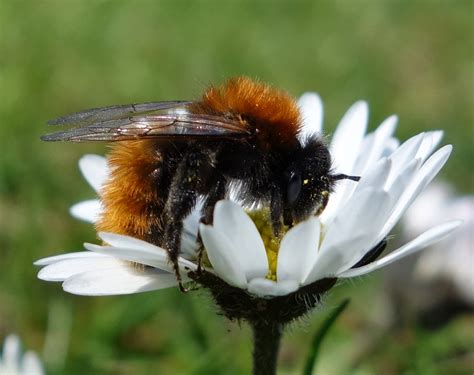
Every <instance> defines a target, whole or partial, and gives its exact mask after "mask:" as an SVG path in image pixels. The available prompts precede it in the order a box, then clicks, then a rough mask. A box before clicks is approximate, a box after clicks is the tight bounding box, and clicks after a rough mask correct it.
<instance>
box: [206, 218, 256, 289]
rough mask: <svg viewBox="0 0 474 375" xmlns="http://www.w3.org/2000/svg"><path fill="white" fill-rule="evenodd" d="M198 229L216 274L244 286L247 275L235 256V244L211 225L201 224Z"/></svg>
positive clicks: (231, 283) (229, 281) (227, 280)
mask: <svg viewBox="0 0 474 375" xmlns="http://www.w3.org/2000/svg"><path fill="white" fill-rule="evenodd" d="M214 220H215V218H214ZM199 231H200V233H201V238H202V242H203V243H204V247H205V248H206V250H207V255H208V257H209V260H210V262H211V264H212V267H213V269H214V271H215V272H216V274H217V275H218V276H219V277H220V278H221V279H223V280H224V281H226V282H227V283H228V284H230V285H233V286H236V287H239V288H246V286H247V277H246V275H245V272H244V269H243V267H242V265H241V264H240V260H239V258H238V257H236V256H235V255H236V253H237V250H236V249H235V248H234V246H235V245H237V244H236V243H235V242H231V241H230V240H229V239H228V238H227V237H226V236H225V234H224V233H222V232H220V231H218V230H217V229H215V228H213V227H211V226H208V225H204V224H201V225H200V227H199Z"/></svg>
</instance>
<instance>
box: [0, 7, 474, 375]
mask: <svg viewBox="0 0 474 375" xmlns="http://www.w3.org/2000/svg"><path fill="white" fill-rule="evenodd" d="M473 4H474V3H473V2H472V1H469V0H466V1H412V2H409V1H399V2H396V1H381V2H379V1H375V0H373V1H369V0H367V1H362V0H360V1H350V0H346V1H319V2H316V1H314V2H309V1H308V2H303V1H292V2H290V1H288V2H283V1H245V2H244V1H228V2H224V1H217V0H216V1H72V0H71V1H41V0H31V1H12V0H8V1H7V0H1V1H0V31H1V35H0V43H1V44H0V69H1V71H0V79H1V80H0V94H1V100H0V139H1V148H0V339H3V337H5V335H6V334H8V333H10V332H16V333H18V334H19V335H20V336H21V337H22V339H23V341H24V343H25V346H27V347H28V348H31V349H34V350H36V351H38V352H39V353H40V355H41V356H42V357H43V359H44V361H45V364H46V368H47V370H48V372H50V373H53V374H62V373H67V374H76V373H77V374H79V373H85V371H88V372H89V373H114V374H115V373H119V374H120V373H123V374H137V373H148V372H150V373H151V372H154V373H162V374H166V373H169V374H174V373H191V374H201V373H202V374H204V373H205V374H212V373H229V374H243V373H248V372H249V371H250V358H251V352H250V351H251V349H250V340H249V331H248V329H247V327H245V326H242V327H240V326H239V325H237V324H230V323H228V322H226V321H225V320H224V319H223V318H222V317H220V316H218V315H217V314H216V310H215V308H214V307H212V305H211V304H210V303H209V299H208V297H207V296H206V294H205V293H199V292H193V293H189V294H188V295H182V294H181V293H180V292H178V291H177V290H164V291H158V292H152V293H145V294H142V295H132V296H125V297H104V298H88V297H75V296H72V295H67V294H66V293H64V292H63V291H62V289H61V287H60V285H58V284H51V283H45V282H42V281H39V280H37V279H36V272H37V270H36V269H35V268H34V267H33V265H32V263H33V261H34V260H36V259H38V258H41V257H44V256H48V255H52V254H57V253H61V252H65V251H74V250H75V251H78V250H80V249H81V244H82V243H83V242H84V241H94V239H95V234H94V231H93V228H92V227H91V226H90V225H87V224H84V223H80V222H77V221H75V220H74V219H72V218H71V217H70V216H69V214H68V208H69V206H70V205H71V204H72V203H75V202H77V201H79V200H81V199H86V198H91V197H92V196H93V192H92V190H91V189H90V188H89V187H88V186H87V184H86V183H85V182H84V181H83V179H82V177H81V176H80V173H79V170H78V168H77V161H78V159H79V158H80V156H81V155H83V154H84V153H91V152H93V153H99V154H103V153H104V152H105V151H106V146H104V145H98V144H59V143H57V144H46V143H42V142H41V141H40V140H39V137H40V135H41V134H44V133H46V132H48V131H50V129H47V127H46V126H45V122H46V121H47V120H48V119H51V118H54V117H57V116H59V115H62V114H66V113H69V112H73V111H77V110H80V109H84V108H90V107H98V106H104V105H109V104H119V103H130V102H140V101H152V100H170V99H189V98H195V97H196V96H198V95H199V93H200V92H201V91H202V89H203V88H204V87H205V86H206V85H207V84H208V83H211V82H213V83H216V82H221V81H223V80H225V79H226V78H228V77H230V76H233V75H240V74H246V75H249V76H251V77H255V78H259V79H261V80H263V81H266V82H269V83H271V84H273V85H275V86H278V87H281V88H284V89H286V90H287V91H289V92H290V93H291V94H293V95H295V96H298V95H300V94H301V93H303V92H305V91H309V90H312V91H318V92H319V93H320V94H321V96H322V98H323V100H324V104H325V128H326V131H327V132H328V133H331V131H332V130H333V129H334V127H335V125H336V124H337V121H338V120H339V119H340V117H341V116H342V114H343V113H344V111H345V110H346V109H347V108H348V106H349V105H350V104H351V103H353V102H354V101H355V100H358V99H366V100H368V102H369V104H370V111H371V113H370V127H371V129H373V128H374V127H375V126H376V125H377V124H378V123H380V121H381V120H382V119H383V118H385V117H386V116H388V115H390V114H392V113H397V114H398V115H399V117H400V125H399V128H398V130H397V135H398V136H399V138H400V139H406V138H407V137H409V136H411V135H413V134H415V133H416V132H419V131H423V130H428V129H444V130H445V131H446V134H445V138H444V142H445V143H453V144H454V146H455V148H454V153H453V155H452V157H451V159H450V161H449V162H448V165H447V167H446V168H445V169H444V170H443V172H442V173H441V178H444V179H445V180H449V181H450V182H452V183H453V184H454V186H455V187H456V188H457V189H458V191H459V192H463V193H465V192H468V191H472V187H473V185H472V182H473V181H472V161H473V153H472V146H473V138H472V136H473V128H472V126H473V112H472V103H473V83H474V81H473V42H472V36H473V31H474V30H473ZM441 219H442V218H440V221H442V220H441ZM383 272H384V271H381V272H379V273H377V274H376V275H373V276H370V277H367V278H364V279H361V280H356V281H354V282H352V283H345V284H343V285H341V286H340V287H339V288H336V289H334V291H333V292H331V293H330V295H329V296H328V297H327V298H326V300H325V304H326V307H325V308H321V309H320V310H318V311H316V312H315V313H314V314H313V315H311V316H309V317H307V318H306V319H305V320H304V321H302V322H299V323H297V324H295V325H294V326H292V328H291V329H290V330H289V331H288V332H287V334H286V336H285V338H284V342H283V347H282V351H281V353H280V370H281V373H300V371H301V370H302V368H303V363H304V359H305V357H306V355H307V351H308V348H309V342H310V341H311V336H312V334H313V333H314V331H315V329H316V327H318V323H319V322H320V321H321V319H323V318H324V317H325V316H326V315H327V314H328V312H330V311H331V310H332V309H334V308H335V306H337V304H338V303H339V302H340V301H341V300H342V298H343V297H345V296H350V297H351V298H352V303H351V305H350V306H349V308H348V309H347V310H346V312H345V313H344V315H343V316H342V318H341V319H340V320H339V322H338V323H337V326H336V328H335V329H334V331H333V332H332V334H331V335H330V337H329V338H328V340H327V341H326V343H325V346H324V348H323V350H322V353H321V356H322V357H321V362H320V363H319V365H318V366H319V367H318V369H319V370H320V373H322V374H341V373H342V374H343V373H358V374H379V373H384V374H447V373H451V374H456V373H470V372H472V369H473V368H474V360H473V347H472V341H473V337H474V330H473V324H472V323H473V322H474V320H473V318H472V316H466V315H463V316H461V317H459V318H458V319H456V320H454V321H452V322H450V323H449V324H448V325H446V326H444V327H442V328H440V329H439V330H437V331H427V330H424V329H423V328H420V327H418V326H416V325H414V324H413V323H412V322H405V323H404V324H403V325H401V326H398V327H397V328H396V329H387V328H386V327H385V326H384V324H382V323H380V322H381V321H384V318H385V317H386V315H387V314H388V315H389V313H387V312H386V311H385V310H386V308H385V310H384V306H385V303H384V300H383V298H381V297H380V296H381V295H382V296H383V295H384V293H383V290H382V292H381V289H383V287H382V286H381V285H383V284H382V283H381V278H382V274H383ZM384 327H385V328H384Z"/></svg>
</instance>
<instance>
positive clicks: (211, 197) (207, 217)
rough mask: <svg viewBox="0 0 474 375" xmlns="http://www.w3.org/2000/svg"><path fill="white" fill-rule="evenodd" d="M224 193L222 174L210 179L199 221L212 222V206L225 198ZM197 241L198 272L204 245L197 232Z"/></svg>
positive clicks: (224, 183)
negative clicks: (210, 183) (210, 184)
mask: <svg viewBox="0 0 474 375" xmlns="http://www.w3.org/2000/svg"><path fill="white" fill-rule="evenodd" d="M225 193H226V181H225V178H224V177H223V176H221V177H218V178H216V179H215V180H213V181H212V186H211V187H210V191H209V194H208V195H207V197H206V200H205V201H204V205H203V208H202V215H203V216H202V217H201V220H200V222H201V223H203V224H212V222H213V218H214V207H215V205H216V203H217V202H218V201H220V200H221V199H224V198H225ZM197 240H198V242H199V243H200V244H201V246H200V249H199V254H198V272H200V271H201V262H202V256H203V253H204V247H203V246H202V240H201V235H200V234H199V233H198V239H197Z"/></svg>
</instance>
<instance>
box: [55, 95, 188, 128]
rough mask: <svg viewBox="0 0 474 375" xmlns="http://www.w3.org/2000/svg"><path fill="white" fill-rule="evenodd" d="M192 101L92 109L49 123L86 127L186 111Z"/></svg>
mask: <svg viewBox="0 0 474 375" xmlns="http://www.w3.org/2000/svg"><path fill="white" fill-rule="evenodd" d="M191 103H192V102H190V101H169V102H150V103H138V104H124V105H112V106H109V107H102V108H91V109H86V110H85V111H80V112H76V113H72V114H70V115H67V116H62V117H58V118H57V119H54V120H50V121H48V125H70V126H85V125H91V124H94V123H99V122H104V121H109V120H118V119H124V118H127V117H131V116H138V115H145V114H153V113H154V112H160V111H171V110H174V111H179V110H185V109H186V108H187V106H189V104H191Z"/></svg>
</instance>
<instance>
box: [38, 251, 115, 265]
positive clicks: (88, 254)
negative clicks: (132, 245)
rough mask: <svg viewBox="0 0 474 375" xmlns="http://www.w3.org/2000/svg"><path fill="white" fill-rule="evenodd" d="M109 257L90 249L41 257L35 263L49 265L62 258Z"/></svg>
mask: <svg viewBox="0 0 474 375" xmlns="http://www.w3.org/2000/svg"><path fill="white" fill-rule="evenodd" d="M105 257H108V256H107V255H103V254H98V253H92V252H90V251H79V252H77V253H66V254H60V255H54V256H52V257H47V258H43V259H39V260H37V261H36V262H34V263H33V264H34V265H35V266H47V265H48V264H53V263H56V262H60V261H62V260H68V259H77V258H105Z"/></svg>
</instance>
